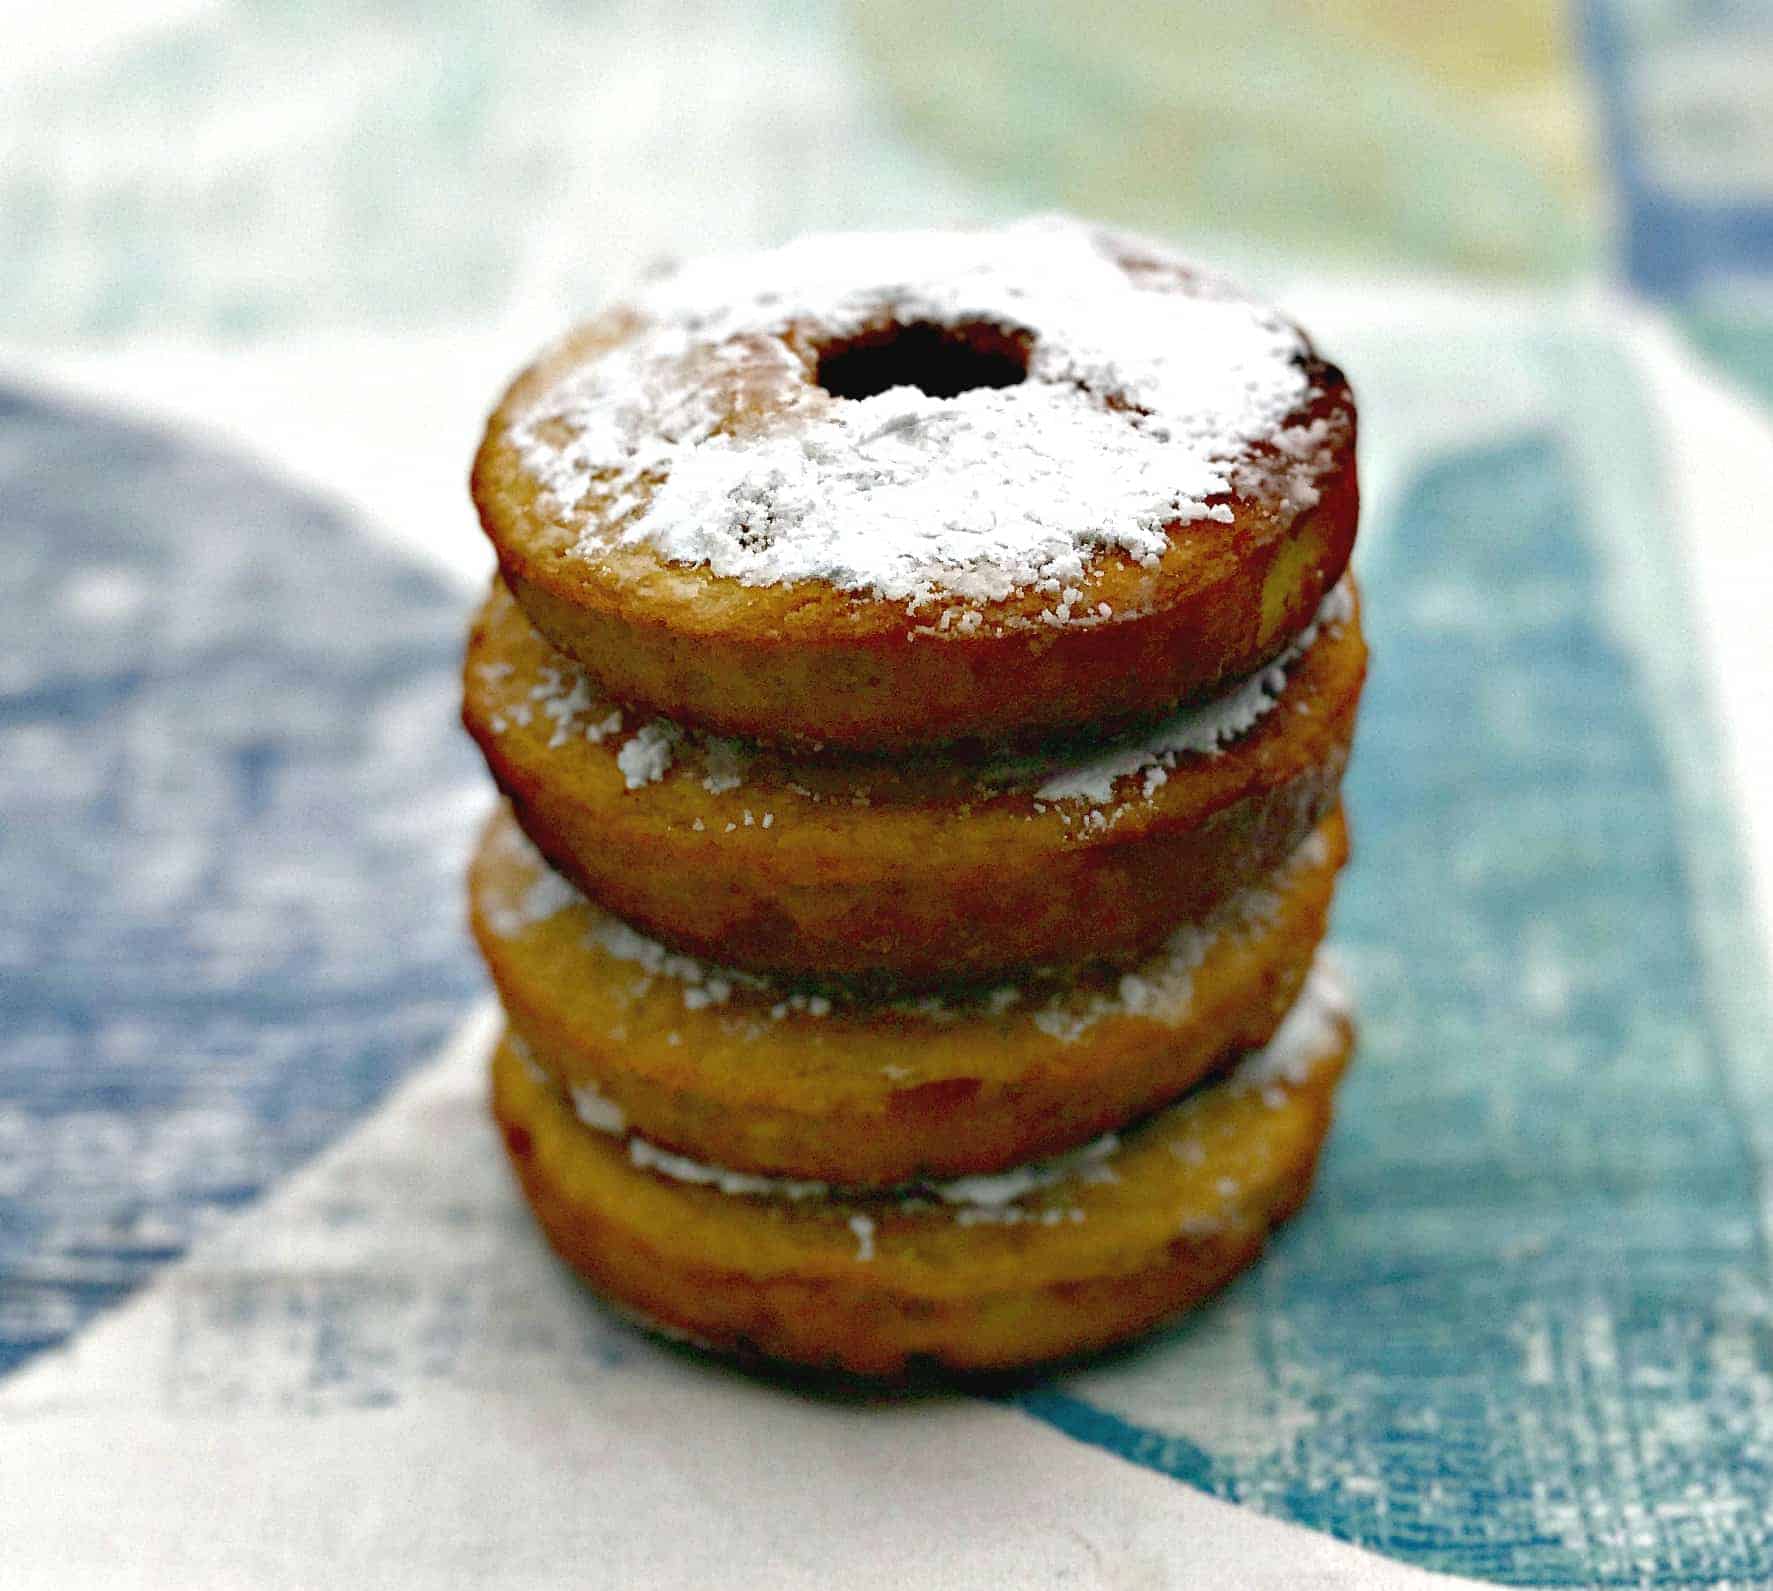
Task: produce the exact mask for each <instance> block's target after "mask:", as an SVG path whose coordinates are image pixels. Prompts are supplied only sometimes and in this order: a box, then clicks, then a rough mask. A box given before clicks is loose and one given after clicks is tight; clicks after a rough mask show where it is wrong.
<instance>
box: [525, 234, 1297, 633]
mask: <svg viewBox="0 0 1773 1591" xmlns="http://www.w3.org/2000/svg"><path fill="white" fill-rule="evenodd" d="M1141 248H1143V246H1141ZM1117 249H1118V250H1122V251H1125V252H1128V253H1136V252H1139V251H1136V250H1134V249H1133V246H1132V245H1130V244H1128V243H1126V242H1125V241H1124V240H1119V239H1115V238H1113V237H1111V236H1109V235H1107V234H1104V233H1101V232H1099V231H1097V230H1095V229H1093V228H1090V227H1087V226H1084V225H1082V224H1081V223H1078V222H1076V221H1072V220H1069V219H1065V218H1062V217H1044V218H1038V219H1035V220H1030V221H1025V222H1021V223H1019V224H1016V225H1013V226H1008V227H1004V228H1000V229H997V230H994V231H976V232H925V233H899V234H849V235H834V236H826V237H816V238H808V239H803V240H801V241H800V242H798V243H794V244H790V245H788V246H787V247H785V248H782V249H778V250H774V251H770V252H767V253H763V254H758V255H751V256H746V257H742V258H739V259H724V260H714V261H706V262H702V263H700V264H697V265H692V266H690V267H688V268H686V269H685V270H683V271H681V272H679V273H678V274H677V275H676V276H674V277H671V278H668V279H667V280H666V281H664V282H663V283H659V284H656V285H654V286H653V287H652V288H650V289H648V290H647V291H646V292H645V293H644V294H643V295H642V296H641V297H640V298H639V300H638V301H637V303H636V304H635V306H634V315H635V330H634V331H633V332H632V334H631V335H630V336H629V337H628V338H627V340H626V341H624V342H622V343H621V344H619V345H618V346H617V347H616V348H614V349H613V350H611V351H610V352H608V353H605V354H604V355H602V356H601V357H599V358H597V359H595V360H593V361H592V362H591V363H589V364H587V365H585V366H583V367H581V368H580V369H578V370H576V371H575V372H574V373H573V374H571V375H570V376H568V377H567V378H566V379H565V380H564V381H563V382H562V383H560V384H559V385H558V386H556V387H555V388H554V389H553V390H552V391H550V392H548V393H546V394H545V395H544V396H543V397H542V398H541V399H540V401H539V402H537V403H536V404H535V405H534V407H533V408H531V410H530V411H529V412H528V413H527V414H525V415H523V416H522V417H520V419H519V420H518V422H517V423H516V424H515V425H514V426H513V428H512V431H511V439H512V441H513V443H514V444H515V446H516V448H517V450H518V452H519V456H520V459H521V461H522V465H523V467H524V469H525V470H526V471H527V472H528V474H529V475H530V476H531V477H532V478H533V479H534V480H536V481H537V482H538V483H539V484H540V485H541V487H542V488H543V491H544V493H545V494H546V496H547V497H548V498H549V499H550V500H551V504H552V507H553V509H554V511H555V512H557V513H559V514H562V515H564V516H570V517H572V519H573V522H574V523H581V522H584V521H588V524H586V525H585V528H584V529H583V532H582V534H581V536H580V538H579V541H578V544H577V550H578V552H579V554H580V555H581V556H583V557H586V558H591V559H596V558H598V557H600V556H602V555H603V554H604V553H605V552H606V551H607V550H608V549H609V548H610V547H611V546H612V545H622V546H634V545H640V544H644V545H647V546H650V547H651V548H653V549H654V550H655V551H656V552H657V553H658V554H659V556H660V557H662V558H664V559H665V560H666V561H668V562H672V563H677V564H685V565H703V566H706V567H707V568H709V569H711V570H712V571H713V572H715V573H716V574H720V575H725V576H729V577H731V578H734V579H737V580H739V581H742V582H743V583H745V584H747V585H755V586H771V585H780V584H784V583H789V582H795V581H819V582H823V583H825V584H828V585H831V586H834V587H836V588H838V589H840V590H844V591H850V592H856V593H865V594H869V595H872V596H876V597H880V598H883V599H886V600H889V601H904V602H906V603H907V604H908V605H909V606H910V607H911V608H912V609H913V610H915V609H917V608H919V607H921V606H923V605H925V604H928V603H931V602H934V601H937V600H941V601H942V602H944V603H945V604H948V603H954V602H959V603H961V604H972V605H979V604H985V603H990V602H996V601H1002V600H1003V599H1005V598H1008V597H1010V596H1012V595H1014V594H1016V593H1021V592H1046V593H1051V594H1052V595H1053V596H1054V597H1055V598H1056V599H1058V600H1056V601H1055V602H1054V603H1053V604H1052V605H1051V606H1050V607H1049V608H1048V609H1047V610H1046V612H1047V615H1048V616H1049V617H1048V622H1058V623H1066V622H1087V623H1100V622H1105V621H1104V620H1103V618H1102V616H1101V615H1100V614H1099V613H1098V611H1097V609H1096V607H1095V604H1094V603H1089V604H1087V605H1085V606H1083V607H1081V608H1079V609H1077V610H1075V612H1074V608H1073V604H1072V602H1070V601H1067V600H1065V598H1066V596H1067V594H1068V593H1075V595H1076V598H1077V599H1078V600H1079V601H1081V599H1082V598H1083V595H1084V592H1083V589H1082V588H1083V586H1084V584H1085V582H1086V580H1087V577H1088V574H1089V570H1090V565H1091V563H1092V560H1094V559H1095V558H1097V557H1098V555H1100V554H1102V553H1105V552H1115V553H1120V554H1123V555H1124V556H1126V557H1127V558H1130V559H1133V560H1134V561H1136V562H1143V563H1147V564H1151V563H1155V562H1156V561H1157V559H1158V558H1159V557H1160V555H1161V554H1162V553H1163V551H1164V549H1165V547H1166V546H1167V544H1168V538H1169V535H1170V533H1171V532H1172V530H1173V529H1174V528H1175V527H1177V526H1178V525H1183V524H1190V523H1204V522H1213V521H1229V520H1230V518H1231V509H1230V507H1229V505H1228V503H1227V501H1226V498H1227V497H1228V496H1229V494H1231V493H1232V492H1233V491H1234V490H1235V489H1237V488H1238V487H1239V486H1240V485H1246V486H1247V485H1248V484H1250V482H1249V480H1248V479H1247V478H1246V477H1247V476H1248V475H1249V472H1250V471H1251V470H1254V469H1259V470H1260V471H1263V472H1267V473H1273V472H1274V471H1277V470H1278V471H1279V472H1280V473H1281V474H1282V475H1283V476H1285V475H1289V474H1295V475H1299V476H1300V477H1301V480H1300V482H1299V483H1298V484H1299V487H1300V491H1299V493H1298V494H1296V498H1295V500H1297V501H1300V502H1303V501H1304V500H1305V499H1306V498H1307V497H1308V496H1309V495H1310V493H1311V491H1312V488H1311V486H1310V481H1309V479H1308V478H1307V477H1309V475H1310V474H1311V473H1312V472H1313V471H1314V470H1316V469H1319V468H1321V467H1322V463H1323V460H1322V457H1321V455H1322V451H1323V450H1322V448H1321V447H1319V446H1317V445H1316V441H1317V439H1315V438H1314V437H1313V436H1311V435H1308V434H1306V432H1305V430H1304V428H1297V427H1295V428H1292V429H1294V430H1298V431H1299V432H1300V434H1299V436H1298V437H1297V438H1296V439H1295V440H1294V441H1292V442H1290V443H1289V445H1288V447H1286V448H1284V449H1282V448H1274V449H1272V450H1271V457H1270V458H1269V459H1268V460H1267V461H1266V462H1264V463H1262V464H1261V465H1257V464H1256V463H1255V461H1254V459H1253V456H1252V453H1251V448H1252V444H1254V443H1256V442H1258V441H1266V442H1268V443H1271V444H1272V442H1273V440H1274V438H1275V436H1276V434H1277V433H1279V432H1280V431H1282V430H1283V428H1285V426H1286V421H1287V420H1288V418H1289V416H1290V415H1291V414H1292V413H1293V412H1294V411H1295V410H1296V409H1297V408H1298V407H1299V406H1300V405H1301V404H1302V403H1303V402H1305V401H1306V400H1307V399H1308V398H1309V396H1310V388H1309V384H1308V382H1307V379H1306V376H1305V374H1304V372H1303V368H1302V363H1303V358H1304V356H1305V354H1306V352H1307V348H1306V344H1305V342H1304V339H1303V337H1302V336H1301V335H1300V333H1299V332H1298V331H1297V330H1296V329H1295V328H1294V327H1292V326H1291V325H1290V324H1289V323H1287V322H1286V321H1285V320H1284V319H1283V318H1282V317H1280V316H1279V315H1278V314H1276V313H1274V312H1273V311H1270V310H1268V309H1265V308H1263V307H1262V306H1260V305H1257V304H1254V303H1252V302H1251V301H1249V300H1248V299H1246V298H1244V297H1242V296H1241V295H1239V294H1237V293H1236V292H1235V291H1233V290H1231V289H1230V288H1229V287H1228V286H1227V285H1226V284H1224V283H1222V282H1219V281H1216V280H1213V279H1209V278H1206V277H1203V276H1200V275H1198V274H1195V275H1181V274H1179V272H1185V270H1186V268H1185V267H1181V265H1180V262H1177V261H1174V260H1173V259H1164V260H1162V261H1161V262H1160V263H1152V262H1153V261H1154V260H1156V258H1157V257H1156V255H1155V254H1154V253H1153V252H1152V251H1150V250H1148V249H1145V250H1144V251H1143V252H1144V256H1145V257H1144V260H1143V261H1142V262H1141V263H1135V264H1132V265H1127V266H1123V265H1122V264H1121V263H1120V262H1119V261H1117V259H1116V258H1115V257H1114V255H1115V252H1116V250H1117ZM889 324H897V325H908V324H919V325H925V326H935V327H943V328H959V327H966V326H977V325H984V326H987V327H990V328H992V329H994V330H995V331H998V332H1001V333H1003V334H1005V335H1007V336H1010V337H1012V338H1014V339H1016V340H1018V341H1019V342H1021V343H1023V344H1025V345H1026V347H1027V350H1028V352H1027V358H1028V374H1027V379H1026V380H1024V381H1022V382H1020V383H1019V384H1017V385H1013V386H1004V387H992V386H984V387H974V388H971V389H970V390H966V391H961V392H959V393H957V394H955V395H954V396H944V397H933V396H930V395H929V394H928V393H925V392H923V391H921V390H919V389H918V388H917V387H915V386H908V385H907V386H895V387H890V388H888V389H887V390H885V391H881V392H876V393H873V394H871V395H868V396H863V397H857V398H841V397H834V396H832V395H831V394H829V393H827V392H826V391H824V390H823V389H821V388H820V387H818V386H817V385H816V382H815V376H816V365H817V359H816V352H817V350H818V349H819V348H820V347H828V346H830V345H832V344H841V343H842V341H843V340H844V339H846V338H849V337H854V336H857V335H859V334H862V333H864V332H869V331H878V329H879V328H881V327H882V326H886V325H889ZM739 391H743V392H745V393H747V394H749V395H750V399H749V402H748V404H747V406H746V407H745V409H744V412H743V413H742V414H741V413H740V412H739V408H738V400H737V399H736V398H735V396H734V394H735V393H736V392H739ZM950 620H951V622H952V615H951V616H950Z"/></svg>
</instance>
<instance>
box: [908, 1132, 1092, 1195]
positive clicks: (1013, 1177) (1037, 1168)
mask: <svg viewBox="0 0 1773 1591" xmlns="http://www.w3.org/2000/svg"><path fill="white" fill-rule="evenodd" d="M1119 1148H1120V1138H1119V1135H1118V1134H1115V1133H1111V1132H1110V1133H1103V1135H1102V1136H1101V1137H1100V1138H1093V1139H1091V1140H1090V1142H1089V1143H1087V1144H1083V1145H1081V1146H1080V1147H1078V1148H1076V1149H1071V1150H1067V1151H1066V1152H1065V1153H1064V1154H1062V1155H1052V1156H1050V1157H1049V1158H1047V1159H1045V1160H1034V1161H1030V1162H1029V1164H1027V1165H1025V1166H1012V1167H1011V1168H1010V1169H1009V1170H1008V1171H999V1172H995V1173H992V1174H990V1175H983V1176H972V1177H955V1178H953V1179H952V1180H950V1181H948V1182H934V1183H931V1184H930V1191H931V1192H932V1193H934V1194H935V1196H936V1197H937V1198H938V1199H940V1200H941V1201H942V1202H943V1203H944V1204H962V1205H973V1206H975V1207H979V1208H983V1209H1001V1208H1002V1207H1003V1206H1005V1205H1007V1204H1014V1203H1015V1202H1016V1201H1017V1200H1018V1199H1023V1198H1026V1197H1027V1196H1028V1195H1029V1194H1031V1193H1038V1192H1039V1191H1040V1190H1041V1189H1043V1188H1050V1187H1052V1186H1054V1185H1055V1184H1056V1183H1060V1182H1064V1181H1066V1180H1068V1179H1070V1178H1073V1177H1075V1178H1076V1179H1077V1180H1078V1181H1079V1182H1113V1181H1115V1180H1116V1178H1115V1175H1114V1170H1113V1168H1112V1167H1111V1166H1110V1165H1109V1164H1108V1159H1109V1157H1110V1156H1111V1155H1112V1154H1113V1153H1114V1152H1115V1150H1117V1149H1119Z"/></svg>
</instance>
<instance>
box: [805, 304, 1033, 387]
mask: <svg viewBox="0 0 1773 1591" xmlns="http://www.w3.org/2000/svg"><path fill="white" fill-rule="evenodd" d="M1033 341H1034V339H1033V336H1032V334H1030V333H1029V332H1027V331H1024V330H1022V329H1021V328H1020V327H1006V326H993V325H991V324H990V323H989V322H987V321H966V322H963V323H961V324H960V325H957V326H938V325H935V324H934V323H933V322H930V321H909V322H906V323H904V324H894V325H890V326H883V327H879V328H876V329H871V330H869V331H865V332H862V333H860V334H858V335H857V336H855V337H850V338H847V339H845V340H844V341H843V342H837V343H831V344H830V345H828V346H827V347H825V348H823V349H821V350H820V353H819V367H818V373H817V376H816V378H815V379H816V380H817V381H818V383H819V385H820V386H821V387H823V388H824V389H825V390H826V391H827V392H829V393H830V394H831V396H832V397H834V398H872V397H873V396H874V395H875V394H876V393H880V392H886V391H887V390H888V389H890V388H892V387H916V388H917V390H918V391H919V392H922V393H924V394H926V395H927V396H929V397H932V398H952V397H956V396H958V395H959V394H960V393H963V392H971V391H973V390H974V389H975V388H978V387H1014V386H1017V385H1019V384H1020V383H1022V382H1024V381H1026V380H1027V379H1028V353H1029V348H1030V346H1031V345H1032V343H1033Z"/></svg>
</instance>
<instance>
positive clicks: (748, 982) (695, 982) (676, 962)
mask: <svg viewBox="0 0 1773 1591" xmlns="http://www.w3.org/2000/svg"><path fill="white" fill-rule="evenodd" d="M538 860H539V859H538ZM586 938H587V939H588V940H589V941H590V943H591V944H593V945H594V946H596V947H597V948H598V949H599V950H601V951H603V952H604V953H605V954H606V955H610V956H614V957H615V958H616V959H617V960H618V961H627V962H631V963H633V964H634V965H635V966H637V967H639V968H640V969H641V970H642V971H643V972H645V973H646V974H647V975H648V976H649V977H662V978H669V979H671V980H673V981H674V982H676V983H677V984H679V985H681V986H682V990H683V1005H684V1009H685V1010H686V1011H702V1010H706V1009H707V1008H708V1007H709V1006H711V1005H725V1004H726V1003H727V1001H728V1000H730V999H731V998H732V995H733V990H734V989H735V988H743V989H751V990H756V991H768V990H769V988H770V985H769V983H768V982H767V981H766V980H765V979H762V978H759V977H757V976H755V975H754V974H752V973H748V972H741V971H739V970H738V969H737V968H733V967H715V966H712V965H710V964H709V963H708V962H706V961H701V960H699V959H697V958H696V957H695V956H686V955H683V954H682V953H681V952H679V951H675V950H671V949H669V948H667V947H666V946H664V945H662V944H660V943H659V941H658V940H656V939H651V938H649V937H648V936H647V935H645V934H643V933H641V932H640V930H639V929H637V928H630V927H629V926H628V924H627V923H625V922H623V921H622V919H621V918H619V917H616V916H614V915H612V914H611V913H609V912H602V911H597V910H595V909H593V911H592V922H591V926H590V930H589V932H588V933H587V935H586Z"/></svg>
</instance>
